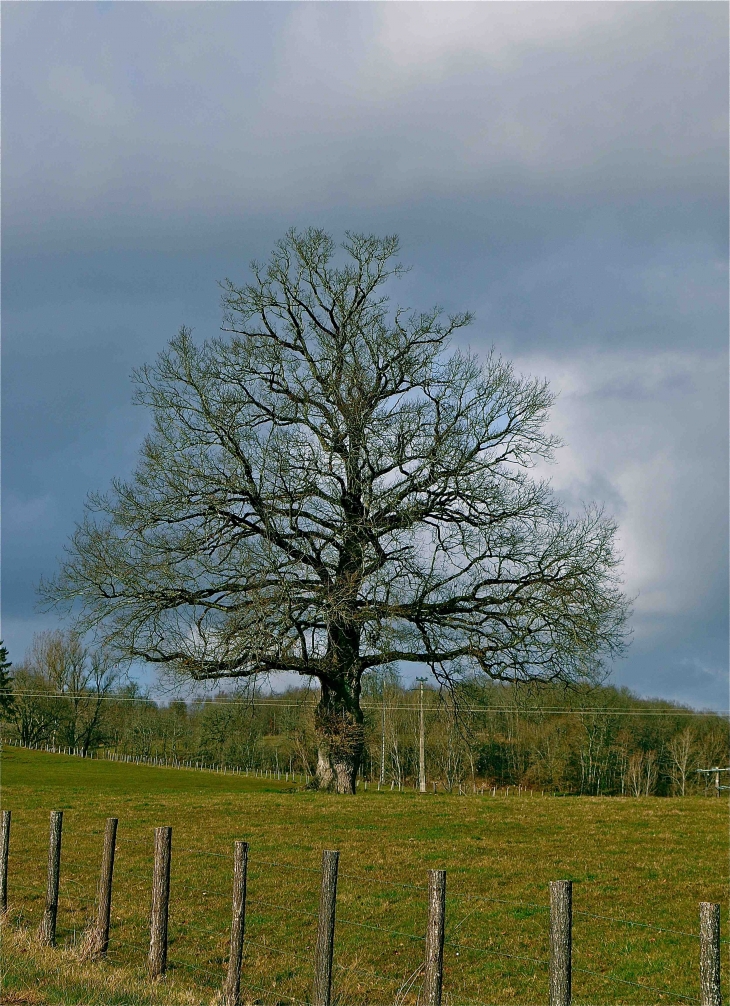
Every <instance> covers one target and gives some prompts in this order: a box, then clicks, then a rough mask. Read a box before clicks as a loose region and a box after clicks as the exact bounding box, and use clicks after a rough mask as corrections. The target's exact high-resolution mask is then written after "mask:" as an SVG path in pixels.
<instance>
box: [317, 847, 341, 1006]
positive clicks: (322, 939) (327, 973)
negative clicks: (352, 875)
mask: <svg viewBox="0 0 730 1006" xmlns="http://www.w3.org/2000/svg"><path fill="white" fill-rule="evenodd" d="M339 859H340V854H339V852H329V851H325V852H323V853H322V887H321V889H320V894H319V922H318V923H317V946H316V949H315V953H314V991H313V995H312V1006H330V994H331V991H332V952H333V949H334V943H335V905H336V902H337V867H338V863H339Z"/></svg>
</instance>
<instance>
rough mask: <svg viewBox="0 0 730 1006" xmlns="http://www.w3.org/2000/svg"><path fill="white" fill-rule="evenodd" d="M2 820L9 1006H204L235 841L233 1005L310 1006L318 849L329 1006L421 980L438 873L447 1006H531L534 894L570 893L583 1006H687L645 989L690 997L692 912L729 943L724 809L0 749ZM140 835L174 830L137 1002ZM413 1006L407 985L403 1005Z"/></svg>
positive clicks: (542, 978) (141, 950)
mask: <svg viewBox="0 0 730 1006" xmlns="http://www.w3.org/2000/svg"><path fill="white" fill-rule="evenodd" d="M2 803H3V807H4V808H9V809H11V810H12V812H13V824H12V837H11V849H10V869H9V900H10V904H9V912H8V919H7V923H6V927H5V929H6V932H5V934H4V955H3V956H4V966H5V977H4V982H5V984H4V993H3V995H4V998H3V1002H7V1003H12V1002H16V1003H21V1002H26V1003H69V1004H70V1003H84V1004H92V1003H94V1004H97V1003H98V1004H99V1006H102V1004H104V1006H106V1004H120V1006H121V1004H122V1003H129V1004H139V1006H143V1004H148V1003H181V1004H182V1003H185V1004H190V1006H192V1004H197V1003H201V1004H202V1003H211V1002H213V1001H214V999H215V995H216V990H217V989H218V988H219V986H220V982H221V978H222V975H223V972H224V969H225V962H226V957H227V939H228V926H229V924H230V884H231V861H232V844H233V841H234V839H237V838H244V839H246V840H247V841H248V842H249V843H250V859H249V888H248V896H249V904H248V913H247V932H246V935H247V944H246V952H245V957H244V972H243V974H244V980H245V982H247V983H248V986H247V987H246V989H245V995H246V997H247V998H246V1001H248V1002H254V1001H257V1000H258V1001H260V1002H262V1003H267V1004H268V1003H278V1002H281V1003H286V1002H289V1001H290V998H289V997H292V998H294V999H296V1000H304V1001H306V1000H307V999H308V996H309V988H310V984H311V962H312V955H313V945H314V937H315V926H316V919H315V913H316V911H317V903H318V881H319V878H318V875H317V870H318V867H319V863H320V856H321V850H322V849H339V850H340V852H341V857H340V871H341V874H340V883H339V888H338V919H337V931H336V946H335V972H334V988H335V993H336V995H337V996H338V998H339V1001H340V1002H341V1003H342V1004H350V1003H353V1004H355V1003H357V1004H361V1003H373V1004H375V1003H378V1004H379V1003H394V1002H395V1001H396V997H397V995H398V992H399V990H400V989H401V988H402V986H403V985H404V982H405V981H406V979H407V978H408V976H409V975H411V974H412V973H413V972H414V971H415V970H416V969H417V968H418V966H419V964H420V961H421V956H422V952H423V943H422V939H421V937H422V935H423V931H424V924H425V890H424V885H425V883H426V871H427V870H428V869H433V868H445V869H446V870H447V892H448V893H447V931H446V940H447V946H446V952H445V979H444V991H445V995H446V998H447V1001H448V1002H449V1003H451V1004H452V1006H457V1004H462V1003H463V1004H468V1003H471V1002H478V1003H491V1004H501V1003H507V1002H509V1003H512V1002H515V1003H546V1002H547V969H546V967H545V966H544V965H543V964H539V963H533V961H532V960H525V958H531V959H534V960H537V961H546V960H547V957H548V952H549V951H548V935H547V922H548V916H547V905H548V882H549V881H550V880H555V879H561V878H570V879H572V880H573V882H574V889H573V904H574V911H575V917H574V969H575V971H574V980H573V985H574V1000H575V1002H576V1003H578V1004H584V1003H596V1004H604V1003H605V1004H608V1003H631V1004H639V1003H642V1004H647V1003H659V1002H667V1003H669V1002H682V1001H686V1000H683V999H679V998H674V997H673V996H669V995H665V994H663V993H660V992H657V991H650V990H649V989H648V988H647V987H649V986H651V987H652V988H653V989H666V990H668V991H670V992H672V993H675V995H683V996H688V997H693V998H697V997H698V984H699V983H698V941H697V939H696V938H695V937H693V936H692V935H689V936H685V935H680V934H681V933H687V934H695V933H696V932H697V929H698V903H699V902H700V901H719V902H721V903H722V905H723V915H722V918H723V936H726V927H727V879H728V878H727V868H728V829H727V820H728V819H727V803H726V801H724V800H723V801H720V800H714V801H713V800H711V799H704V798H700V797H692V798H686V799H659V798H649V799H641V800H636V799H619V798H548V797H545V798H540V797H539V796H536V797H530V796H521V797H513V796H510V797H509V798H508V799H506V798H504V797H501V798H496V799H495V798H492V797H488V796H484V797H479V796H476V797H475V796H468V797H457V796H446V795H438V796H433V795H431V794H428V795H427V796H416V795H415V794H413V793H407V794H406V793H404V794H398V793H390V792H387V793H377V792H373V791H372V790H370V791H368V792H367V793H359V794H358V795H357V796H355V797H335V796H329V795H322V794H316V793H312V792H306V791H301V790H300V791H297V790H295V789H294V787H292V786H290V785H286V784H284V783H276V782H271V781H265V780H247V779H242V778H241V777H237V776H230V775H226V776H222V775H216V774H213V773H201V772H193V771H185V770H174V769H162V768H159V769H157V768H147V767H142V766H133V765H123V764H115V763H111V762H103V761H82V760H80V759H76V758H67V757H64V756H61V755H46V754H41V753H38V752H29V751H23V750H18V749H10V750H7V749H6V750H5V752H4V753H3V759H2ZM52 809H55V810H59V809H62V810H64V812H65V813H64V831H63V852H62V862H61V878H62V882H61V901H60V906H59V918H58V925H59V947H58V948H57V949H56V950H37V949H36V948H35V943H34V939H33V933H34V931H35V927H36V926H37V924H38V921H39V920H40V917H41V913H42V909H43V899H44V892H45V866H46V856H47V842H48V815H49V811H50V810H52ZM108 816H114V817H118V818H119V832H118V844H117V860H116V865H115V886H114V902H113V912H112V927H113V929H112V945H111V950H110V960H109V962H107V963H105V964H103V965H91V964H84V963H83V962H81V961H80V960H79V958H78V954H77V952H76V950H75V947H76V946H77V944H78V941H79V938H80V934H81V933H82V932H83V930H84V929H85V927H86V926H87V925H88V923H89V920H90V919H91V918H92V913H93V908H94V899H95V893H96V878H97V871H98V864H99V859H100V852H101V840H102V834H103V830H104V820H105V818H106V817H108ZM157 825H172V827H173V865H172V880H171V888H172V897H171V911H170V951H169V954H170V970H169V976H168V978H167V979H166V980H165V981H164V983H161V984H157V985H155V986H150V984H149V983H148V982H147V981H146V979H145V975H144V965H145V960H146V950H147V941H148V934H147V922H148V912H149V899H150V878H151V871H152V837H153V829H154V827H155V826H157ZM581 913H586V914H581ZM594 915H601V916H611V917H614V918H619V919H625V920H629V921H634V922H642V923H649V924H650V925H651V926H653V927H658V929H654V928H645V927H642V926H639V925H627V924H623V923H618V922H614V921H606V920H603V919H596V918H593V917H592V916H594ZM354 923H360V925H354ZM371 927H372V928H371ZM382 929H388V930H391V931H392V932H391V933H384V932H382V931H379V930H382ZM659 930H673V931H674V932H660V931H659ZM393 933H395V934H398V935H393ZM475 948H478V949H475ZM725 950H726V948H724V951H723V967H725V966H726V962H727V953H726V952H725ZM486 951H489V952H486ZM587 972H595V974H589V973H587ZM608 976H612V977H613V978H618V979H622V980H623V981H624V982H633V983H636V985H639V986H644V987H643V988H636V987H635V986H634V985H630V984H620V983H618V982H616V981H613V980H611V979H610V978H608ZM726 979H727V974H726V972H723V981H726ZM416 993H417V983H416V985H414V988H413V994H412V995H411V996H410V997H409V998H408V999H407V1001H408V1002H415V998H416ZM13 997H14V998H13ZM39 997H40V998H39Z"/></svg>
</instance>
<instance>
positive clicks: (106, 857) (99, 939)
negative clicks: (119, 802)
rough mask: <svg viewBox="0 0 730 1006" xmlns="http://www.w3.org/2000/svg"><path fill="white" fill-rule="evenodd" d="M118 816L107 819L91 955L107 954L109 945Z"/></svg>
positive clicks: (93, 956)
mask: <svg viewBox="0 0 730 1006" xmlns="http://www.w3.org/2000/svg"><path fill="white" fill-rule="evenodd" d="M118 823H119V821H118V819H117V818H116V817H108V818H107V819H106V828H105V829H104V848H103V850H102V854H101V874H100V876H99V905H98V911H97V916H96V929H95V930H94V933H93V936H92V939H91V955H90V956H91V957H92V958H98V957H104V956H105V955H106V952H107V949H108V947H109V919H110V917H111V910H112V877H113V875H114V852H115V849H116V843H117V824H118Z"/></svg>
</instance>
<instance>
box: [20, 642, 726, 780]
mask: <svg viewBox="0 0 730 1006" xmlns="http://www.w3.org/2000/svg"><path fill="white" fill-rule="evenodd" d="M13 671H14V673H13V674H12V678H11V681H10V687H11V688H12V698H11V700H10V701H6V702H5V703H4V704H3V710H4V711H3V717H4V720H5V722H4V724H3V729H4V732H5V734H6V736H10V737H12V738H13V739H14V740H17V741H19V742H20V743H22V744H27V745H33V744H51V745H56V746H62V747H71V748H76V749H80V750H82V751H85V752H88V751H100V750H102V749H107V750H113V751H115V752H117V753H118V754H121V755H131V756H140V757H145V758H150V757H159V758H167V759H171V760H179V761H193V762H195V761H198V762H205V763H207V764H225V765H229V766H236V767H240V768H258V769H269V768H270V769H279V770H281V771H286V770H294V771H297V772H307V773H309V774H310V775H312V774H314V770H315V766H316V758H317V750H316V740H315V733H314V707H315V705H316V702H317V693H316V691H315V690H309V689H293V690H289V691H286V692H283V693H279V694H270V693H264V691H263V690H262V689H261V687H257V686H256V684H255V683H251V682H249V683H247V684H246V686H245V687H244V688H242V689H241V690H240V691H238V692H236V693H235V694H219V695H217V696H215V697H212V698H207V699H196V700H192V701H190V700H189V701H183V700H174V701H169V702H167V703H161V702H155V701H153V700H152V699H150V698H149V697H147V696H145V695H144V694H142V693H141V692H140V690H139V688H138V686H136V685H134V684H124V685H123V684H121V681H120V678H119V676H118V674H117V673H116V672H115V670H114V669H113V668H110V667H109V666H107V665H105V664H104V663H103V661H102V662H100V661H99V659H98V657H95V656H94V654H93V653H90V652H89V651H87V650H85V649H84V647H83V646H82V645H81V643H80V641H79V640H77V639H74V638H73V637H71V636H69V635H68V634H66V635H63V634H61V633H47V634H44V635H43V636H41V637H38V639H37V640H36V643H35V644H34V647H33V649H32V650H31V653H30V655H29V658H28V659H27V660H26V661H25V663H24V664H22V665H20V666H17V667H15V668H13ZM419 703H420V695H419V689H418V688H415V689H414V688H409V687H406V686H405V685H404V684H403V683H402V682H401V681H400V680H399V679H398V676H397V675H396V674H395V673H392V672H391V673H388V674H386V675H380V676H377V677H376V676H373V677H371V678H367V679H365V681H364V689H363V707H364V708H365V726H366V753H365V759H364V764H363V766H362V773H363V775H364V776H365V777H366V778H368V779H371V780H373V781H377V780H381V781H382V782H383V783H384V784H385V785H388V786H389V785H390V784H391V783H394V784H395V785H397V786H409V785H413V784H414V782H415V780H416V779H417V778H418V751H419V722H420V712H419V709H420V704H419ZM423 704H424V723H425V748H426V772H427V778H428V780H429V784H430V783H431V781H436V782H438V783H439V784H440V785H441V786H443V787H445V788H446V789H447V790H450V791H457V792H458V791H459V790H460V789H461V790H463V789H464V788H467V789H469V788H471V787H472V786H475V785H476V786H482V785H484V784H487V785H497V786H517V785H521V786H524V787H527V788H533V789H538V790H543V789H544V790H547V791H551V792H561V793H570V794H593V795H632V796H649V795H687V794H690V793H705V792H709V793H714V792H715V791H714V779H713V778H711V777H708V776H706V775H701V774H700V773H698V772H697V771H696V770H697V769H698V768H710V767H713V766H716V765H720V766H727V764H728V752H729V750H730V724H729V723H728V720H727V719H726V718H724V717H722V716H719V715H713V714H700V713H697V712H696V711H694V710H692V709H689V708H687V707H683V706H679V705H676V704H672V703H670V702H663V701H655V700H645V699H640V698H637V697H636V696H635V695H633V694H632V693H631V692H630V691H628V690H627V689H625V688H622V689H617V688H613V687H606V686H602V687H596V688H592V689H587V688H580V689H565V688H563V687H557V686H542V687H539V688H537V687H531V688H526V687H524V686H510V685H503V684H494V683H489V682H487V683H483V682H477V681H469V682H466V683H461V684H459V685H457V686H456V687H455V688H454V689H452V690H449V689H440V690H437V689H436V688H433V687H428V686H426V687H424V691H423ZM723 782H727V777H725V779H723Z"/></svg>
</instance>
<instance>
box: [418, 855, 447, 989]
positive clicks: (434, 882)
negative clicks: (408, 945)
mask: <svg viewBox="0 0 730 1006" xmlns="http://www.w3.org/2000/svg"><path fill="white" fill-rule="evenodd" d="M445 918H446V870H429V871H428V923H427V925H426V959H425V975H424V980H423V1001H424V1003H425V1004H426V1006H441V988H442V985H443V977H444V922H445Z"/></svg>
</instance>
